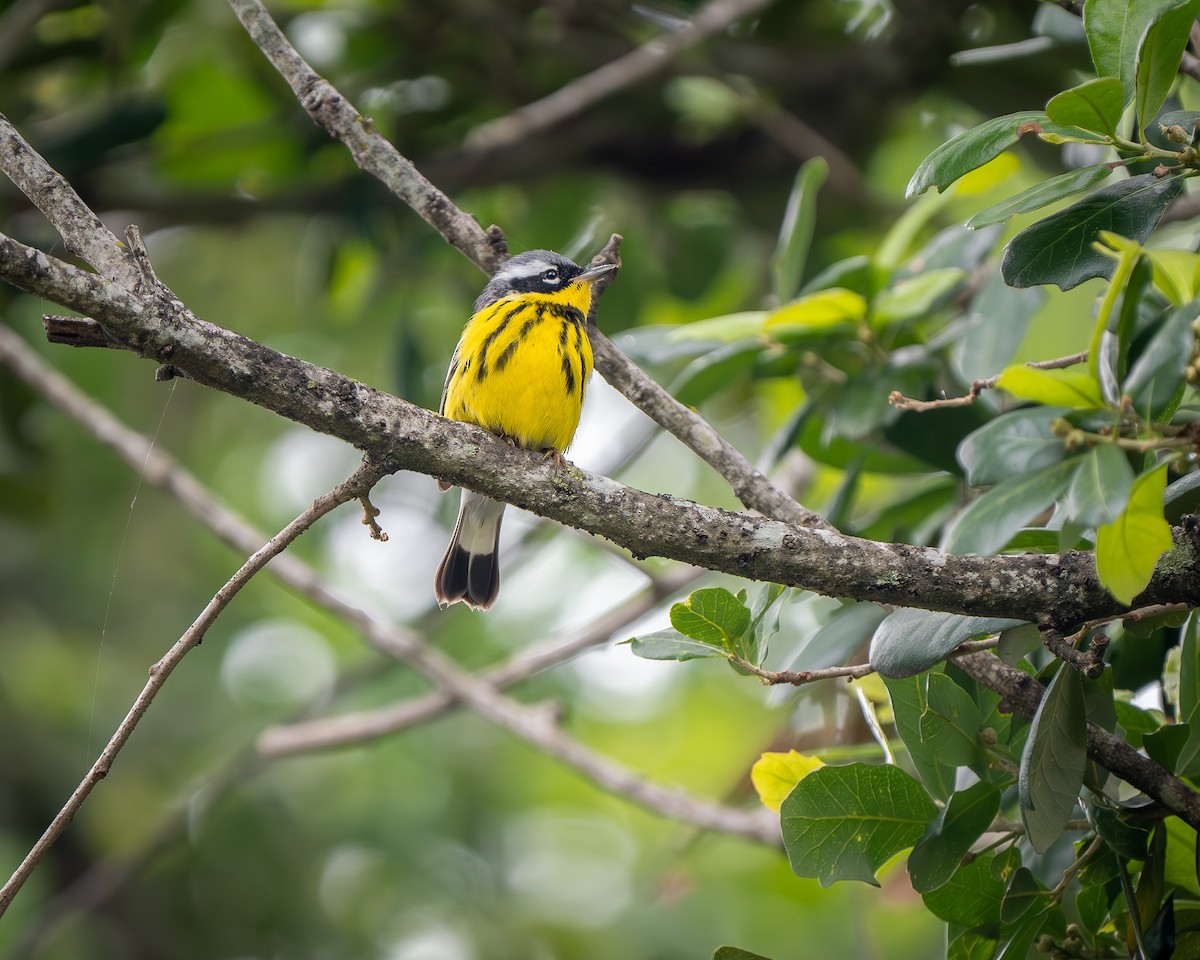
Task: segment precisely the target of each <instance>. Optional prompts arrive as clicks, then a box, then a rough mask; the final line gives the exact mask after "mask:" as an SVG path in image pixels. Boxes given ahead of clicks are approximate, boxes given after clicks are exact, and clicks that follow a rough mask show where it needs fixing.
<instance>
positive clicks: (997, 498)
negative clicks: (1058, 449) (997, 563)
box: [942, 460, 1076, 554]
mask: <svg viewBox="0 0 1200 960" xmlns="http://www.w3.org/2000/svg"><path fill="white" fill-rule="evenodd" d="M1075 466H1076V462H1075V461H1074V460H1064V461H1062V462H1061V463H1056V464H1052V465H1051V466H1049V467H1046V468H1044V469H1042V470H1038V471H1037V472H1035V473H1027V474H1023V475H1021V476H1016V477H1012V478H1011V479H1009V480H1005V481H1004V482H1003V483H998V484H996V486H994V487H992V489H991V490H989V491H988V492H987V493H985V494H983V496H981V497H979V498H978V499H977V500H975V501H974V502H973V503H971V505H970V506H968V507H967V508H966V509H965V510H964V511H963V512H962V513H960V514H958V516H956V517H955V518H954V519H953V520H952V521H950V523H949V525H948V526H947V527H946V531H945V533H944V535H943V537H942V549H943V550H945V551H946V552H947V553H978V554H988V553H995V552H996V551H997V550H1000V549H1002V548H1003V547H1004V545H1005V544H1007V543H1008V541H1009V539H1010V538H1011V537H1012V536H1013V534H1015V533H1016V532H1017V531H1018V530H1020V529H1021V527H1023V526H1024V525H1025V524H1026V523H1028V522H1029V521H1030V520H1031V519H1032V518H1033V517H1036V516H1037V515H1038V514H1039V513H1041V512H1042V511H1044V510H1046V509H1048V508H1049V507H1050V506H1051V505H1052V504H1053V503H1054V501H1055V500H1057V499H1058V497H1059V495H1060V494H1062V492H1063V491H1064V490H1065V489H1066V488H1067V484H1068V483H1070V481H1071V475H1072V473H1074V471H1075Z"/></svg>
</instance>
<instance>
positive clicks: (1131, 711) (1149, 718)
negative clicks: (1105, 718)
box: [1113, 700, 1162, 750]
mask: <svg viewBox="0 0 1200 960" xmlns="http://www.w3.org/2000/svg"><path fill="white" fill-rule="evenodd" d="M1113 706H1114V707H1115V708H1116V711H1117V722H1118V723H1120V724H1121V729H1122V730H1124V731H1125V739H1126V740H1128V741H1129V745H1130V746H1131V747H1134V748H1135V749H1138V750H1140V749H1141V747H1142V737H1143V736H1145V735H1146V734H1147V733H1153V732H1154V731H1155V730H1157V729H1158V728H1159V727H1160V726H1162V724H1161V723H1160V722H1159V720H1158V719H1157V718H1155V716H1154V715H1153V714H1152V713H1150V712H1149V711H1146V710H1143V709H1142V708H1141V707H1136V706H1134V705H1133V704H1132V703H1127V702H1125V701H1124V700H1118V701H1117V702H1116V703H1114V704H1113Z"/></svg>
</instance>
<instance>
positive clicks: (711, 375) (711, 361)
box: [670, 340, 763, 407]
mask: <svg viewBox="0 0 1200 960" xmlns="http://www.w3.org/2000/svg"><path fill="white" fill-rule="evenodd" d="M762 351H763V345H762V343H761V342H760V341H758V340H750V341H746V340H742V341H737V342H734V343H727V344H724V345H722V346H720V347H717V348H715V349H714V350H710V351H709V352H708V353H705V354H703V355H701V356H699V357H696V359H695V360H693V361H692V362H691V363H689V364H688V365H687V366H686V367H684V368H683V370H682V371H680V374H679V376H678V377H676V378H675V380H674V382H672V384H671V388H670V389H671V393H672V394H673V395H674V397H675V399H676V400H678V401H679V402H680V403H682V404H683V405H684V406H688V407H694V406H696V405H697V404H698V403H700V402H701V401H703V400H707V399H708V398H709V397H710V396H712V395H713V394H714V393H716V392H717V391H718V390H722V389H724V388H725V387H727V386H729V384H730V383H731V382H732V381H734V380H735V379H737V378H738V377H739V376H741V375H742V374H743V373H745V372H746V371H747V370H749V369H751V368H752V367H753V366H754V363H755V361H756V360H757V359H758V357H759V355H760V354H761V353H762Z"/></svg>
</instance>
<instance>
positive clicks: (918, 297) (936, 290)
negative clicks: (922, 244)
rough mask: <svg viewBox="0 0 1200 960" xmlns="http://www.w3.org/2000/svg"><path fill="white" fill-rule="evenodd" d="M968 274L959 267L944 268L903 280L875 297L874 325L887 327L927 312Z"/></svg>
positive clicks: (872, 317) (872, 314)
mask: <svg viewBox="0 0 1200 960" xmlns="http://www.w3.org/2000/svg"><path fill="white" fill-rule="evenodd" d="M966 276H967V274H966V271H964V270H960V269H958V268H957V267H943V268H942V269H940V270H927V271H925V272H924V273H919V274H917V275H916V276H913V277H909V278H908V279H907V280H901V281H900V282H899V283H898V284H896V285H895V286H894V287H889V288H888V289H887V290H884V291H882V292H881V293H880V294H879V296H878V297H876V298H875V303H874V304H873V310H872V312H871V319H872V322H873V325H874V326H876V327H885V326H888V325H889V324H893V323H901V322H903V321H905V320H912V319H914V318H918V317H923V316H925V315H927V314H928V313H929V312H930V311H931V310H932V309H933V308H934V306H935V305H937V304H938V303H939V301H941V300H944V299H945V298H946V297H948V296H949V295H950V293H951V292H952V291H953V290H954V289H956V288H957V287H959V286H960V285H961V284H962V282H963V280H964V279H965V278H966Z"/></svg>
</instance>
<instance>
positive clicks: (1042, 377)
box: [996, 363, 1104, 410]
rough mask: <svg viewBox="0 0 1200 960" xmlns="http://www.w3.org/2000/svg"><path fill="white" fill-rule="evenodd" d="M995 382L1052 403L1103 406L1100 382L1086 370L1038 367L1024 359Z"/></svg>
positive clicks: (1015, 393)
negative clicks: (1031, 365)
mask: <svg viewBox="0 0 1200 960" xmlns="http://www.w3.org/2000/svg"><path fill="white" fill-rule="evenodd" d="M996 386H998V387H1000V388H1001V389H1002V390H1007V391H1008V392H1009V393H1011V394H1012V395H1013V396H1014V397H1020V398H1021V399H1022V400H1032V401H1033V402H1034V403H1041V404H1044V405H1046V406H1049V407H1070V408H1071V409H1073V410H1099V409H1102V408H1103V407H1104V397H1103V396H1102V394H1101V392H1100V383H1099V381H1097V380H1096V378H1095V377H1094V376H1092V374H1091V373H1090V372H1088V371H1086V370H1039V369H1037V368H1036V367H1030V366H1027V365H1026V364H1023V363H1017V364H1013V365H1012V366H1011V367H1006V368H1005V369H1004V370H1003V371H1001V373H1000V377H999V379H998V380H997V381H996Z"/></svg>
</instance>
